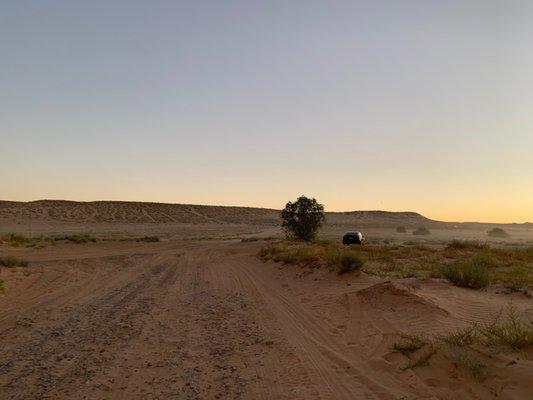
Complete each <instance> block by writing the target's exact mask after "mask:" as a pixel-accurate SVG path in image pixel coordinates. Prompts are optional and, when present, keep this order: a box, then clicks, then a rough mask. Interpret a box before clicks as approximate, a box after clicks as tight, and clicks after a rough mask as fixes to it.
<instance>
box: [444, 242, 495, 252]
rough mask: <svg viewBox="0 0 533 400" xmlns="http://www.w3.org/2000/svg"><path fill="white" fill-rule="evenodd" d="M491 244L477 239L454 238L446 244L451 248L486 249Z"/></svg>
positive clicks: (447, 247)
mask: <svg viewBox="0 0 533 400" xmlns="http://www.w3.org/2000/svg"><path fill="white" fill-rule="evenodd" d="M489 247H490V246H489V245H488V244H486V243H481V242H479V241H476V240H452V241H451V242H450V243H448V245H447V246H446V249H449V250H486V249H488V248H489Z"/></svg>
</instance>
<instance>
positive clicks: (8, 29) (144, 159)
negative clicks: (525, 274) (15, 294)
mask: <svg viewBox="0 0 533 400" xmlns="http://www.w3.org/2000/svg"><path fill="white" fill-rule="evenodd" d="M532 18H533V4H531V3H530V2H526V1H518V0H516V1H514V0H511V1H491V0H488V1H487V0H486V1H468V0H466V1H465V0H463V1H455V0H452V1H447V2H442V1H431V0H425V1H422V0H420V1H414V0H413V1H403V2H398V1H293V2H287V1H271V2H264V1H244V0H239V1H235V0H234V1H225V2H220V1H183V2H169V1H150V2H141V1H105V2H104V1H91V2H76V1H66V0H62V1H60V0H56V1H46V0H43V1H27V2H26V1H25V2H20V1H14V0H8V1H3V2H1V4H0V49H1V51H2V73H1V74H0V88H1V91H0V110H1V111H0V138H1V146H0V157H1V159H2V161H3V168H2V172H0V199H2V200H20V201H28V200H37V199H67V200H80V201H91V200H131V201H155V202H168V203H189V204H211V205H242V206H252V207H268V208H277V209H279V208H281V207H283V205H284V204H285V203H286V202H287V201H288V200H294V199H296V197H297V196H299V195H301V194H305V195H308V196H312V197H315V198H317V200H318V201H319V202H321V203H323V204H324V205H325V206H326V209H327V211H352V210H378V209H379V210H388V211H415V212H419V213H421V214H423V215H424V216H426V217H428V218H432V219H437V220H444V221H481V222H528V221H529V222H533V185H532V184H531V183H532V177H533V113H532V110H533V74H531V71H533V52H532V51H531V43H533V25H532V24H531V20H532Z"/></svg>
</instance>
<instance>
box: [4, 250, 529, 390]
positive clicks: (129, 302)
mask: <svg viewBox="0 0 533 400" xmlns="http://www.w3.org/2000/svg"><path fill="white" fill-rule="evenodd" d="M261 245H262V244H261V243H260V242H259V243H258V242H252V243H241V242H240V240H225V241H220V240H218V241H217V240H214V241H213V240H202V241H198V240H188V241H182V240H166V241H163V242H160V243H134V242H121V243H119V242H111V243H94V244H86V245H75V244H61V245H57V246H54V247H46V248H44V249H40V250H34V249H26V248H12V247H7V246H3V247H2V248H1V249H0V251H1V252H2V254H10V255H15V256H20V257H24V258H25V259H27V260H29V261H30V263H31V264H30V267H29V268H28V269H17V270H11V269H5V268H4V269H2V270H1V272H0V279H2V280H4V282H5V287H6V289H5V291H4V293H3V294H1V295H0V344H1V346H0V398H1V399H25V400H29V399H59V400H62V399H398V400H399V399H413V400H414V399H454V400H457V399H491V398H497V399H528V398H530V395H531V393H533V382H532V381H531V376H532V373H533V357H532V355H531V351H529V350H531V349H529V350H527V351H525V352H521V353H506V352H501V353H495V354H493V355H492V356H491V357H486V358H484V359H483V362H484V363H485V365H486V372H487V377H486V378H485V379H484V380H483V381H480V380H478V379H476V378H475V377H473V376H471V374H469V373H468V372H467V371H464V370H463V369H461V368H460V367H458V366H457V365H454V364H453V363H452V362H450V361H449V359H446V358H444V357H442V356H440V355H438V354H437V355H435V356H434V357H433V358H432V359H431V361H430V363H429V365H427V366H422V367H419V368H415V369H407V370H403V369H402V367H403V366H405V364H406V362H407V361H408V360H407V358H406V357H405V356H403V355H401V354H399V353H395V352H393V351H392V349H391V346H392V343H393V342H394V341H395V340H396V339H397V337H398V333H399V332H409V333H417V334H427V335H430V334H436V333H442V332H448V331H453V330H455V329H457V328H461V327H464V326H467V325H468V324H469V323H471V322H472V321H478V322H483V321H489V320H490V319H491V318H493V316H494V315H496V314H497V313H498V312H499V311H500V310H501V309H502V307H506V306H507V305H508V304H509V302H510V300H512V301H513V304H514V306H515V307H516V308H517V310H519V311H520V312H521V313H524V314H525V315H529V317H530V318H533V304H532V303H533V300H531V299H530V298H528V297H526V296H523V295H520V294H515V295H503V294H498V293H494V292H490V291H474V290H468V289H461V288H457V287H454V286H451V285H450V284H449V283H447V282H444V281H441V280H419V279H402V280H388V279H386V278H378V277H375V276H370V275H366V274H364V273H355V274H348V275H345V276H338V275H337V274H335V273H334V272H331V271H328V270H327V269H319V270H314V269H308V268H307V269H303V268H301V267H298V266H280V265H279V264H275V263H271V262H267V263H263V262H261V261H259V260H258V259H257V257H256V254H257V252H258V250H259V249H260V247H261Z"/></svg>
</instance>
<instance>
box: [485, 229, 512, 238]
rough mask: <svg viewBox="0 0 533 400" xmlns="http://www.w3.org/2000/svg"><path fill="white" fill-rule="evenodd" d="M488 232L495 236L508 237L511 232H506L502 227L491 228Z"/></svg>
mask: <svg viewBox="0 0 533 400" xmlns="http://www.w3.org/2000/svg"><path fill="white" fill-rule="evenodd" d="M487 234H488V235H489V236H490V237H495V238H506V237H509V234H508V233H507V232H505V231H504V230H503V229H502V228H492V229H491V230H489V231H488V232H487Z"/></svg>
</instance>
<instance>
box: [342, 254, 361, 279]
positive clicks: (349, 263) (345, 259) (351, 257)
mask: <svg viewBox="0 0 533 400" xmlns="http://www.w3.org/2000/svg"><path fill="white" fill-rule="evenodd" d="M338 263H339V270H338V272H339V275H342V274H345V273H347V272H351V271H355V270H358V269H360V268H361V267H362V266H363V264H364V262H363V260H361V259H360V258H359V257H358V256H357V254H354V253H352V252H349V251H343V252H341V253H340V254H339V258H338Z"/></svg>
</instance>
